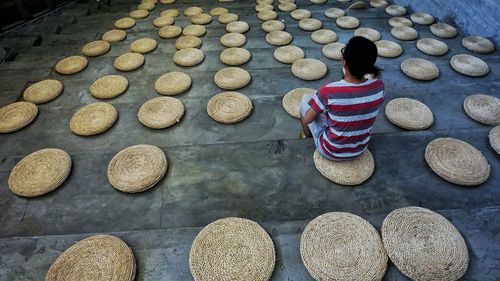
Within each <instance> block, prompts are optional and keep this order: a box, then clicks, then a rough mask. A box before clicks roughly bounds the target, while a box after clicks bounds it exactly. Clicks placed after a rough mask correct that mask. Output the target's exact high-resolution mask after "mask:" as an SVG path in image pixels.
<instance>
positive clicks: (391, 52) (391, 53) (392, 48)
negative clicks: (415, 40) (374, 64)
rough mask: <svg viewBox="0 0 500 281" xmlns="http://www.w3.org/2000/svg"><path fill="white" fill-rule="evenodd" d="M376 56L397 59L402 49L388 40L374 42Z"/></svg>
mask: <svg viewBox="0 0 500 281" xmlns="http://www.w3.org/2000/svg"><path fill="white" fill-rule="evenodd" d="M375 45H376V46H377V51H378V55H379V56H381V57H386V58H395V57H399V56H400V55H401V54H402V53H403V48H402V47H401V45H399V44H398V43H396V42H393V41H389V40H380V41H377V42H375Z"/></svg>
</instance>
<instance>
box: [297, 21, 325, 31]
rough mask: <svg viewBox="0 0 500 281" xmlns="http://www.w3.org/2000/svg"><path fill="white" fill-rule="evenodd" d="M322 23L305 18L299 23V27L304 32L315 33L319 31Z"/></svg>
mask: <svg viewBox="0 0 500 281" xmlns="http://www.w3.org/2000/svg"><path fill="white" fill-rule="evenodd" d="M322 26H323V23H322V22H321V21H320V20H317V19H313V18H307V19H303V20H300V21H299V27H300V29H302V30H305V31H315V30H318V29H320V28H321V27H322Z"/></svg>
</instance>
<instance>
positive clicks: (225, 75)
mask: <svg viewBox="0 0 500 281" xmlns="http://www.w3.org/2000/svg"><path fill="white" fill-rule="evenodd" d="M251 80H252V76H250V73H248V71H246V70H244V69H242V68H239V67H226V68H223V69H221V70H219V71H218V72H217V73H216V74H215V76H214V81H215V84H216V85H217V86H219V88H222V89H224V90H237V89H241V88H243V87H245V86H246V85H248V84H249V83H250V81H251Z"/></svg>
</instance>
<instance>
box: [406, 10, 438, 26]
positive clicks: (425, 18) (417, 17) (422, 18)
mask: <svg viewBox="0 0 500 281" xmlns="http://www.w3.org/2000/svg"><path fill="white" fill-rule="evenodd" d="M410 18H411V21H413V22H414V23H416V24H420V25H431V24H432V23H433V22H434V17H433V16H432V15H431V14H428V13H414V14H412V15H411V16H410Z"/></svg>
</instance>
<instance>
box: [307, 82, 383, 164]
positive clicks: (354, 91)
mask: <svg viewBox="0 0 500 281" xmlns="http://www.w3.org/2000/svg"><path fill="white" fill-rule="evenodd" d="M383 101H384V83H383V82H382V80H378V79H370V80H367V81H365V82H363V83H361V84H352V83H349V82H346V81H344V80H340V81H338V82H334V83H330V84H326V85H323V86H322V87H321V88H320V89H319V91H318V92H317V93H316V94H315V95H313V97H312V98H311V100H309V105H310V106H311V108H312V109H313V110H315V111H316V112H318V113H320V114H326V117H327V118H326V119H327V125H328V127H327V128H326V129H325V130H324V132H323V133H322V134H321V135H320V137H319V145H321V148H322V150H323V151H324V152H325V153H326V154H327V155H326V156H328V157H330V158H332V159H349V158H354V157H356V156H359V155H361V154H362V153H363V152H364V151H365V150H366V149H367V147H368V142H369V141H370V134H371V130H372V127H373V124H374V123H375V119H376V118H377V114H378V111H379V108H380V106H381V105H382V102H383Z"/></svg>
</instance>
